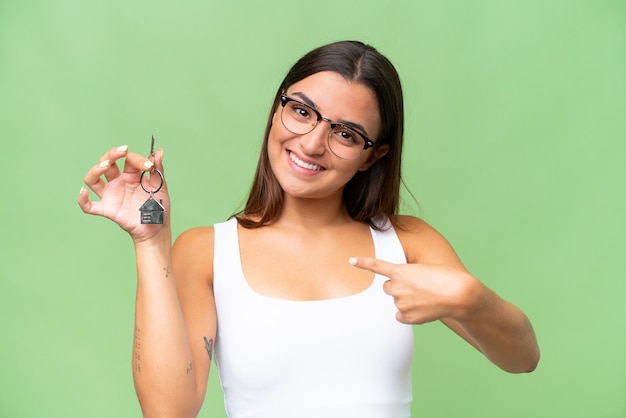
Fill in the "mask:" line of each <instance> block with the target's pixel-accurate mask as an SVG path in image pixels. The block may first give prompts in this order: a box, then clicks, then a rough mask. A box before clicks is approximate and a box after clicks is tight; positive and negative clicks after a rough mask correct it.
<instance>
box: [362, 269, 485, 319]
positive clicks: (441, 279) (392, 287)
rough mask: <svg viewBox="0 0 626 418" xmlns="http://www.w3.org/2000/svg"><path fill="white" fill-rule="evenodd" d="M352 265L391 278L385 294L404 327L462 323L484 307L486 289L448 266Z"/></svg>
mask: <svg viewBox="0 0 626 418" xmlns="http://www.w3.org/2000/svg"><path fill="white" fill-rule="evenodd" d="M350 262H351V264H353V265H354V266H356V267H359V268H361V269H364V270H369V271H372V272H374V273H378V274H381V275H383V276H386V277H388V278H389V280H387V281H386V282H385V283H384V285H383V290H384V291H385V293H387V294H388V295H390V296H392V297H393V299H394V302H395V305H396V307H397V308H398V313H397V314H396V318H397V319H398V321H400V322H402V323H405V324H424V323H427V322H432V321H436V320H440V319H444V318H451V319H456V320H463V319H465V318H466V317H467V315H468V314H470V313H472V312H476V311H477V310H479V308H480V306H481V299H482V298H481V295H482V294H483V290H485V287H484V285H483V284H482V283H481V282H480V281H478V280H477V279H475V278H474V277H473V276H472V275H471V274H469V273H468V272H466V271H463V270H459V269H456V268H453V267H449V266H445V265H426V264H393V263H389V262H387V261H383V260H379V259H376V258H368V257H358V258H353V259H351V260H350Z"/></svg>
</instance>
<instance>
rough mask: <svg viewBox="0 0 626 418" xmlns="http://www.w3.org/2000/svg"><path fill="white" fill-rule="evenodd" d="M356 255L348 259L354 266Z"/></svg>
mask: <svg viewBox="0 0 626 418" xmlns="http://www.w3.org/2000/svg"><path fill="white" fill-rule="evenodd" d="M356 261H357V260H356V257H350V258H349V259H348V263H350V264H352V265H353V266H356Z"/></svg>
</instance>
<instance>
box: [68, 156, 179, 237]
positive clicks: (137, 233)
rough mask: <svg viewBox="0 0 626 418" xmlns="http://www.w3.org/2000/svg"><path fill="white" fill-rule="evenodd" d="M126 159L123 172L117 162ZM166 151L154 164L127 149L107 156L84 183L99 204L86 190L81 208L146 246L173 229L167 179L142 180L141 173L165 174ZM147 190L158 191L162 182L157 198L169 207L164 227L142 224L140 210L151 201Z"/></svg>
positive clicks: (80, 200)
mask: <svg viewBox="0 0 626 418" xmlns="http://www.w3.org/2000/svg"><path fill="white" fill-rule="evenodd" d="M124 157H126V159H125V161H124V167H123V169H122V171H120V169H119V167H118V165H117V161H118V160H119V159H121V158H124ZM162 157H163V150H159V151H157V152H155V155H154V162H153V161H151V160H150V159H148V158H146V157H143V156H141V155H139V154H136V153H129V152H128V147H127V146H121V147H115V148H112V149H110V150H109V151H107V152H106V154H104V155H103V156H102V157H101V158H100V163H99V164H96V165H95V166H93V167H91V169H90V170H89V171H88V172H87V174H86V175H85V178H84V182H85V184H86V185H87V187H88V188H89V189H91V190H92V191H93V192H94V193H95V194H96V196H98V198H99V199H100V200H99V201H91V200H89V192H88V190H87V189H86V188H85V187H83V188H81V190H80V195H79V196H78V205H79V206H80V208H81V209H82V210H83V212H85V213H88V214H90V215H98V216H103V217H105V218H109V219H111V220H112V221H113V222H115V223H117V224H118V225H119V226H120V227H121V228H122V229H123V230H125V231H126V232H128V233H129V234H130V236H131V237H132V238H133V240H134V241H135V243H138V242H143V241H145V240H148V239H150V238H153V237H155V236H156V235H157V234H158V233H159V232H161V231H163V230H164V228H169V223H170V216H169V209H170V201H169V195H168V193H167V184H166V182H165V179H161V177H160V176H159V175H158V173H156V172H152V173H151V174H150V175H148V174H146V175H144V176H143V180H141V173H142V172H144V171H151V170H152V169H153V168H156V169H157V170H159V171H160V172H161V173H163V162H162ZM140 181H143V186H144V187H145V188H146V189H147V190H156V189H158V188H159V185H160V184H161V181H163V185H162V187H161V190H159V191H158V192H157V193H155V194H154V198H155V199H156V200H157V201H161V204H162V205H163V206H164V207H165V214H164V217H163V225H158V224H156V225H155V224H142V223H141V214H140V212H139V208H140V207H141V206H142V205H143V204H144V203H145V201H146V200H148V198H149V197H150V194H149V193H147V192H146V191H145V190H144V189H143V188H142V186H141V183H140Z"/></svg>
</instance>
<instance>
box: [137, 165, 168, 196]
mask: <svg viewBox="0 0 626 418" xmlns="http://www.w3.org/2000/svg"><path fill="white" fill-rule="evenodd" d="M151 172H152V173H153V172H156V173H157V174H158V175H159V177H161V184H159V187H157V189H156V190H153V191H150V190H148V189H146V188H145V186H144V185H143V176H144V175H145V174H146V173H147V171H142V172H141V177H140V178H139V184H140V185H141V188H142V189H143V191H144V192H146V193H150V195H153V194H155V193H157V192H158V191H159V190H161V187H163V173H161V172H160V171H159V170H158V169H156V168H155V169H153V170H152V171H151Z"/></svg>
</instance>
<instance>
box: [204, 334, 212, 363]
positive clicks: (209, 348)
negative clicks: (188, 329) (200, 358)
mask: <svg viewBox="0 0 626 418" xmlns="http://www.w3.org/2000/svg"><path fill="white" fill-rule="evenodd" d="M204 348H205V349H206V352H207V353H208V355H209V360H213V339H211V340H210V341H209V340H207V338H206V337H204Z"/></svg>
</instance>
